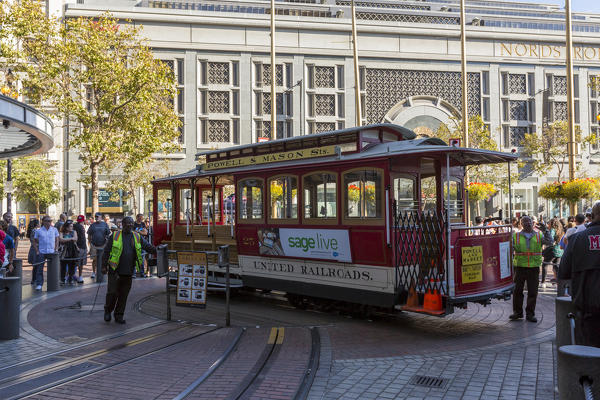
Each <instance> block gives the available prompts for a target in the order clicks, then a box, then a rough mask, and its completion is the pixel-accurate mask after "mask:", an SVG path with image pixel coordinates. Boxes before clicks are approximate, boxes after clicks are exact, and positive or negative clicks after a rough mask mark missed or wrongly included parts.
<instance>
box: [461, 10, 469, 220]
mask: <svg viewBox="0 0 600 400" xmlns="http://www.w3.org/2000/svg"><path fill="white" fill-rule="evenodd" d="M465 25H466V21H465V0H460V72H461V89H462V130H463V141H464V147H469V112H468V109H467V107H468V101H467V37H466V32H465ZM468 184H469V174H468V172H467V171H465V179H464V185H465V188H466V187H467V186H468ZM470 211H471V209H470V204H469V200H468V193H467V207H465V221H466V223H467V225H468V224H469V220H470V215H469V214H470Z"/></svg>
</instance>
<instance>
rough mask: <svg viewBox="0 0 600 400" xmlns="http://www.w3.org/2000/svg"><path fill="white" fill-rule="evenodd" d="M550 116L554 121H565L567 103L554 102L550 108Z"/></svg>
mask: <svg viewBox="0 0 600 400" xmlns="http://www.w3.org/2000/svg"><path fill="white" fill-rule="evenodd" d="M552 115H553V117H554V118H553V119H554V121H566V120H567V102H565V101H555V102H554V103H553V106H552Z"/></svg>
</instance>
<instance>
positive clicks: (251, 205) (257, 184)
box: [237, 178, 263, 220]
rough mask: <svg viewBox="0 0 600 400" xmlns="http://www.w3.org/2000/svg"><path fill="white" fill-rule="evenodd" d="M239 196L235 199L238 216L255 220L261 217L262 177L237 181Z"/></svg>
mask: <svg viewBox="0 0 600 400" xmlns="http://www.w3.org/2000/svg"><path fill="white" fill-rule="evenodd" d="M239 193H240V198H239V199H237V201H238V204H239V207H240V213H239V218H240V219H245V220H256V219H262V218H263V181H262V179H257V178H252V179H244V180H242V181H240V183H239Z"/></svg>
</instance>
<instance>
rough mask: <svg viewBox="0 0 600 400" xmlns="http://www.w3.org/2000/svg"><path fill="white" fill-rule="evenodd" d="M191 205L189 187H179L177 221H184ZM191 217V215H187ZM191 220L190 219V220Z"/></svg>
mask: <svg viewBox="0 0 600 400" xmlns="http://www.w3.org/2000/svg"><path fill="white" fill-rule="evenodd" d="M191 207H192V191H191V190H190V189H187V188H186V189H179V221H180V222H185V221H186V218H188V215H187V212H190V211H191ZM189 217H190V218H191V215H190V216H189ZM190 221H191V220H190Z"/></svg>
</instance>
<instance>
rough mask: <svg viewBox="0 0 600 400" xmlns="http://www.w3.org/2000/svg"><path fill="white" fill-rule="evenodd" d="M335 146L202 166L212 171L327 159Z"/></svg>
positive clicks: (332, 153) (222, 161) (263, 155)
mask: <svg viewBox="0 0 600 400" xmlns="http://www.w3.org/2000/svg"><path fill="white" fill-rule="evenodd" d="M335 148H336V146H335V145H331V146H323V147H313V148H312V149H298V150H292V151H284V152H280V153H271V154H261V155H256V156H248V157H240V158H232V159H229V160H218V161H209V162H207V163H206V164H204V165H203V166H202V169H203V170H204V171H212V170H215V169H221V168H233V167H245V166H249V165H260V164H268V163H274V162H283V161H294V160H303V159H307V158H314V157H325V156H331V155H334V154H335V153H336V152H335Z"/></svg>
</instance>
